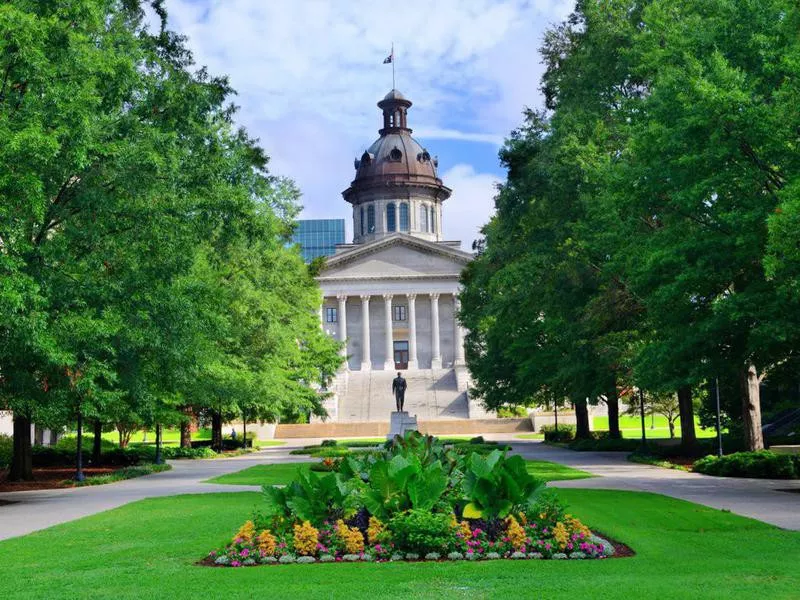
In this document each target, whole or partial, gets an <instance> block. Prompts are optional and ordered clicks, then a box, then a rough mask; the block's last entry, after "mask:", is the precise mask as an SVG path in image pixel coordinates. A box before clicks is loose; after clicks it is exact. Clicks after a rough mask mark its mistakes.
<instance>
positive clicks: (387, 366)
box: [383, 294, 394, 371]
mask: <svg viewBox="0 0 800 600" xmlns="http://www.w3.org/2000/svg"><path fill="white" fill-rule="evenodd" d="M383 306H384V310H385V311H386V360H385V361H384V363H383V369H384V370H385V371H391V370H393V369H394V343H393V342H394V340H393V339H392V295H391V294H384V295H383Z"/></svg>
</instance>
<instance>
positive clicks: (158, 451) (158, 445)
mask: <svg viewBox="0 0 800 600" xmlns="http://www.w3.org/2000/svg"><path fill="white" fill-rule="evenodd" d="M163 462H164V461H162V460H161V423H157V424H156V460H155V463H156V464H157V465H160V464H161V463H163Z"/></svg>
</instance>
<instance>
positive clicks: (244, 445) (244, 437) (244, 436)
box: [242, 413, 247, 448]
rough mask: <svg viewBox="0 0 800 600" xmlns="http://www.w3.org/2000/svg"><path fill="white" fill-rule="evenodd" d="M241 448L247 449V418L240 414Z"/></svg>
mask: <svg viewBox="0 0 800 600" xmlns="http://www.w3.org/2000/svg"><path fill="white" fill-rule="evenodd" d="M242 448H247V416H246V415H245V414H244V413H242Z"/></svg>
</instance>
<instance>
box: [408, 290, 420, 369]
mask: <svg viewBox="0 0 800 600" xmlns="http://www.w3.org/2000/svg"><path fill="white" fill-rule="evenodd" d="M416 302H417V295H416V294H408V368H409V369H416V368H417V367H418V365H417V303H416Z"/></svg>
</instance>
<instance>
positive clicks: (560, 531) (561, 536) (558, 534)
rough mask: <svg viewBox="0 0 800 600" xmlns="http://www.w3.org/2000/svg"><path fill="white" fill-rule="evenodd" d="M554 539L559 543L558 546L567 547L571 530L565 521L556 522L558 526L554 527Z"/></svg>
mask: <svg viewBox="0 0 800 600" xmlns="http://www.w3.org/2000/svg"><path fill="white" fill-rule="evenodd" d="M553 539H554V540H555V541H556V544H558V547H559V548H560V549H561V550H563V549H564V548H566V547H567V542H569V531H567V528H566V527H565V526H564V523H562V522H561V521H559V522H558V523H556V526H555V527H553Z"/></svg>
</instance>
